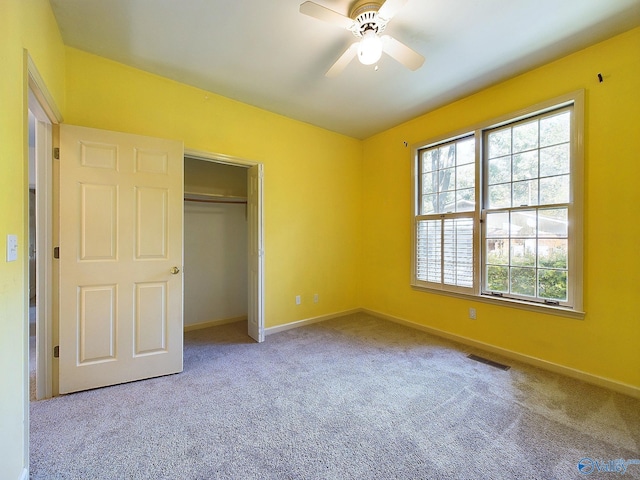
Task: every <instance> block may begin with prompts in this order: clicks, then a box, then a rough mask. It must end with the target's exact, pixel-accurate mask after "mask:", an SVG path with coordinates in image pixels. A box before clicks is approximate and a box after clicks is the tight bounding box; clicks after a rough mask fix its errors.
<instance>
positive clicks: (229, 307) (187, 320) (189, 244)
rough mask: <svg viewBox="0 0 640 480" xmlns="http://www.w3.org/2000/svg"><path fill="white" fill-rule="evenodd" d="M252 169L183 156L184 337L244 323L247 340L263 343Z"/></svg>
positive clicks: (257, 199) (259, 257)
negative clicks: (253, 264) (187, 333)
mask: <svg viewBox="0 0 640 480" xmlns="http://www.w3.org/2000/svg"><path fill="white" fill-rule="evenodd" d="M251 168H254V169H256V170H257V169H258V167H257V166H251V165H246V164H242V163H239V164H237V163H233V162H229V160H228V159H226V160H225V161H224V162H221V161H216V159H211V158H202V157H200V156H191V155H185V158H184V265H183V272H184V330H185V331H189V330H196V329H200V328H208V327H211V326H215V325H222V324H225V323H231V322H243V325H244V326H246V329H247V334H248V335H249V336H251V337H252V338H254V339H255V340H256V341H262V339H263V335H261V333H262V332H263V318H262V314H261V312H262V311H263V309H262V292H261V290H262V288H261V285H262V268H258V269H257V270H258V271H259V272H260V275H259V276H257V277H256V276H255V275H252V271H255V270H256V269H255V268H252V263H255V262H252V257H255V258H254V259H253V260H255V259H258V263H259V264H260V265H259V266H261V264H262V250H261V249H258V251H257V256H254V255H252V248H253V249H255V247H256V246H257V245H258V244H259V243H261V242H256V241H255V239H256V238H258V237H260V238H261V230H262V229H261V225H260V224H261V222H258V217H257V216H256V215H255V214H254V215H252V205H254V208H253V213H256V212H257V211H260V210H261V199H260V198H259V195H257V194H258V192H257V191H253V192H252V191H251V185H252V182H251V178H252V175H251V171H250V170H251ZM258 190H260V189H258ZM257 204H259V207H260V208H257V209H256V208H255V206H256V205H257ZM259 217H260V218H261V215H259ZM258 233H259V234H260V235H258ZM252 237H256V238H254V239H253V240H254V241H252ZM258 291H259V292H260V293H259V295H255V293H257V292H258ZM254 297H255V298H254ZM256 305H257V306H258V307H259V308H256ZM257 314H259V315H257ZM252 320H253V321H252ZM252 327H253V328H252ZM256 327H257V328H256Z"/></svg>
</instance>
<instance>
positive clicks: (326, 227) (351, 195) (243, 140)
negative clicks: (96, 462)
mask: <svg viewBox="0 0 640 480" xmlns="http://www.w3.org/2000/svg"><path fill="white" fill-rule="evenodd" d="M65 122H66V123H71V124H78V125H84V126H88V127H94V128H102V129H108V130H116V131H123V132H130V133H137V134H143V135H151V136H157V137H164V138H176V139H180V140H183V141H184V143H185V148H187V149H196V150H201V151H207V152H215V153H223V154H226V155H232V156H236V157H240V158H246V159H250V160H256V161H260V162H263V163H264V166H265V167H264V168H265V178H264V189H265V195H264V207H265V208H264V215H265V222H266V227H265V250H266V258H265V272H266V275H265V284H266V292H265V293H266V295H265V297H266V298H265V323H266V326H267V327H269V326H275V325H280V324H284V323H289V322H293V321H296V320H301V319H306V318H310V317H314V316H318V315H326V314H331V313H334V312H340V311H344V310H348V309H352V308H356V307H357V306H358V304H357V295H356V289H357V275H358V272H357V266H358V248H359V245H360V228H359V225H360V223H359V214H360V202H359V201H360V196H361V191H360V188H359V185H360V168H361V142H360V141H358V140H354V139H352V138H349V137H345V136H343V135H338V134H335V133H331V132H328V131H326V130H322V129H320V128H317V127H313V126H311V125H308V124H305V123H301V122H297V121H294V120H291V119H288V118H285V117H282V116H280V115H276V114H273V113H269V112H266V111H264V110H260V109H258V108H254V107H251V106H248V105H246V104H242V103H239V102H235V101H233V100H229V99H226V98H224V97H220V96H218V95H214V94H211V93H207V92H205V91H202V90H199V89H196V88H193V87H190V86H187V85H184V84H180V83H176V82H173V81H170V80H167V79H164V78H161V77H157V76H154V75H151V74H148V73H144V72H141V71H140V70H135V69H132V68H129V67H126V66H123V65H121V64H118V63H115V62H112V61H108V60H105V59H104V58H101V57H97V56H94V55H90V54H87V53H85V52H82V51H79V50H76V49H73V48H68V49H67V109H66V112H65ZM314 293H317V294H318V295H319V298H320V301H319V302H318V303H317V304H315V303H313V294H314ZM296 295H301V296H302V304H301V305H299V306H296V304H295V296H296Z"/></svg>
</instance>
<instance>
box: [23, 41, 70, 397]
mask: <svg viewBox="0 0 640 480" xmlns="http://www.w3.org/2000/svg"><path fill="white" fill-rule="evenodd" d="M24 56H25V62H26V64H27V78H28V81H27V89H28V94H27V110H28V111H30V112H31V113H32V114H33V116H34V117H35V135H36V141H35V186H36V222H37V223H36V299H37V300H36V398H37V399H38V400H40V399H43V398H51V397H52V396H53V395H55V392H54V389H53V386H54V378H55V375H54V373H55V372H54V359H53V345H54V341H55V340H56V338H55V337H57V335H56V334H55V328H54V327H55V321H56V319H57V315H56V311H55V308H54V292H55V285H54V282H55V278H56V275H55V274H54V268H55V265H54V262H53V244H54V240H55V239H54V233H55V232H54V230H55V228H54V218H53V216H54V205H55V196H54V175H55V173H54V170H55V167H54V159H53V148H54V142H55V134H54V130H55V129H56V128H57V125H58V124H60V123H61V122H62V115H61V113H60V111H59V110H58V108H57V106H56V104H55V102H54V100H53V97H52V96H51V94H50V93H49V91H48V90H47V88H46V85H45V83H44V80H43V79H42V77H41V76H40V73H39V72H38V69H37V68H36V65H35V63H34V62H33V60H32V58H31V57H30V56H29V53H28V51H27V50H25V51H24ZM25 113H26V115H25V117H27V121H28V112H25ZM26 161H27V163H28V162H29V159H28V158H27V159H26ZM28 168H29V167H28V165H27V169H28ZM25 188H26V190H27V192H28V190H29V181H28V180H27V182H26V186H25ZM27 194H28V193H27ZM27 215H28V212H27ZM27 225H28V219H27ZM26 289H27V291H28V289H29V282H26ZM28 296H29V295H28V293H27V297H28ZM27 301H28V300H27ZM27 306H28V305H27ZM27 312H28V308H27ZM27 325H28V315H27ZM27 328H28V327H27ZM27 341H28V336H27ZM27 352H28V349H27ZM27 357H28V355H27ZM27 362H28V360H27ZM26 383H27V385H28V384H29V376H28V373H27V378H26ZM27 398H29V397H27Z"/></svg>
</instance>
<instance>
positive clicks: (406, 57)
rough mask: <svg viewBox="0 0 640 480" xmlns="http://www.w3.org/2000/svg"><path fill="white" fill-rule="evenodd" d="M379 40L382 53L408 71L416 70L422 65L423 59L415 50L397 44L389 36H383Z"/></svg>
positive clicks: (396, 41)
mask: <svg viewBox="0 0 640 480" xmlns="http://www.w3.org/2000/svg"><path fill="white" fill-rule="evenodd" d="M381 38H382V51H383V52H384V53H386V54H387V55H389V56H390V57H391V58H393V59H394V60H397V61H398V62H400V63H401V64H402V65H404V66H405V67H407V68H408V69H409V70H417V69H419V68H420V67H421V66H422V64H423V63H424V57H423V56H422V55H420V54H419V53H418V52H416V51H415V50H412V49H410V48H409V47H407V46H406V45H405V44H404V43H402V42H399V41H398V40H396V39H395V38H393V37H390V36H389V35H383V36H382V37H381Z"/></svg>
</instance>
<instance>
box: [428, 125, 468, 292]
mask: <svg viewBox="0 0 640 480" xmlns="http://www.w3.org/2000/svg"><path fill="white" fill-rule="evenodd" d="M419 155H420V159H419V163H420V176H419V179H418V181H419V184H420V186H419V191H420V194H419V215H418V217H417V255H416V264H417V265H416V277H417V279H418V280H419V281H421V282H426V283H431V284H432V287H433V288H438V287H439V286H444V285H448V286H449V288H450V289H452V290H463V291H464V290H468V289H471V288H473V223H474V222H473V217H474V214H475V210H476V207H475V202H476V185H475V177H476V173H475V138H474V137H473V135H471V136H467V137H463V138H461V139H458V140H452V141H448V142H445V143H441V144H438V145H435V146H433V147H429V148H425V149H423V150H421V151H420V153H419Z"/></svg>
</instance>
